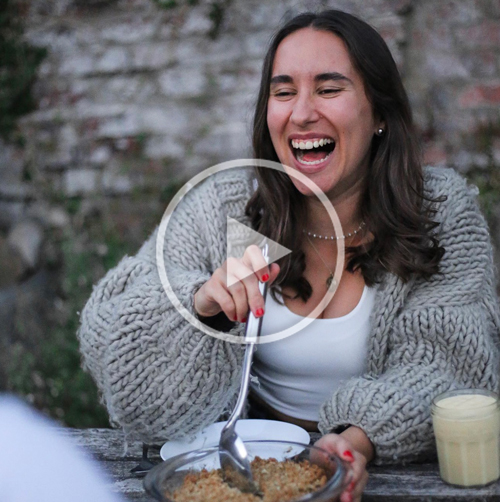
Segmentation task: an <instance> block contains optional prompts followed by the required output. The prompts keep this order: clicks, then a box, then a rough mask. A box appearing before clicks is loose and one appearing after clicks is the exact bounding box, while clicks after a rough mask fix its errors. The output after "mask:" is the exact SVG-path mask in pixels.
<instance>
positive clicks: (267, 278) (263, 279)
mask: <svg viewBox="0 0 500 502" xmlns="http://www.w3.org/2000/svg"><path fill="white" fill-rule="evenodd" d="M268 280H269V274H264V275H263V276H262V282H266V281H268Z"/></svg>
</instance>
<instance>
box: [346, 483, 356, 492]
mask: <svg viewBox="0 0 500 502" xmlns="http://www.w3.org/2000/svg"><path fill="white" fill-rule="evenodd" d="M355 486H356V483H355V482H354V481H353V482H352V483H351V484H350V485H349V486H348V487H347V489H348V490H349V491H350V492H352V491H353V490H354V487H355Z"/></svg>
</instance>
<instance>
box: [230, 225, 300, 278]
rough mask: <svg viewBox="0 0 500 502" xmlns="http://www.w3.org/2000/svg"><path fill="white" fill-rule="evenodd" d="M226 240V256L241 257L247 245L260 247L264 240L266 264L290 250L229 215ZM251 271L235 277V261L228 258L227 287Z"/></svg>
mask: <svg viewBox="0 0 500 502" xmlns="http://www.w3.org/2000/svg"><path fill="white" fill-rule="evenodd" d="M226 242H227V257H228V258H237V259H241V258H243V255H244V254H245V250H246V249H247V248H248V247H249V246H252V245H255V246H257V247H259V248H261V249H262V248H263V246H264V242H265V243H266V244H267V245H268V246H269V251H268V256H269V261H268V264H271V263H274V262H275V261H278V260H279V259H280V258H283V256H286V255H288V254H290V253H291V252H292V251H291V250H290V249H288V248H286V247H285V246H282V245H281V244H278V243H277V242H276V241H273V240H272V239H269V238H267V237H266V236H265V235H263V234H261V233H259V232H256V231H255V230H254V229H253V228H250V227H248V226H247V225H244V224H243V223H240V222H239V221H238V220H235V219H234V218H231V217H230V216H227V231H226ZM252 273H253V272H251V271H250V272H248V273H247V274H244V275H240V276H239V277H236V270H235V263H234V261H231V260H229V261H228V262H227V277H228V278H227V287H230V286H232V285H233V284H235V283H237V282H239V281H240V280H243V279H245V278H246V277H248V276H249V275H252Z"/></svg>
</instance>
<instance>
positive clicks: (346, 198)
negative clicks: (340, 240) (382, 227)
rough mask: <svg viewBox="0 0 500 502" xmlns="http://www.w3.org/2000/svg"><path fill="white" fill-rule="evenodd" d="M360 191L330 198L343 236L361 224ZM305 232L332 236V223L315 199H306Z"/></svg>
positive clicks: (319, 202)
mask: <svg viewBox="0 0 500 502" xmlns="http://www.w3.org/2000/svg"><path fill="white" fill-rule="evenodd" d="M361 193H362V191H361V190H352V191H350V192H346V193H344V194H342V195H341V196H339V197H333V198H330V197H329V199H330V202H331V203H332V205H333V207H334V208H335V212H336V213H337V216H338V218H339V221H340V224H341V225H342V229H343V231H344V234H347V233H349V232H352V231H353V230H356V229H357V228H358V226H359V225H360V223H361V214H360V207H361ZM307 209H308V213H307V221H308V223H307V230H308V231H309V232H314V233H317V234H320V235H333V234H334V228H333V223H332V221H331V219H330V216H329V215H328V212H327V211H326V209H325V207H324V206H323V204H322V203H321V201H319V200H318V199H317V198H316V197H309V198H308V199H307Z"/></svg>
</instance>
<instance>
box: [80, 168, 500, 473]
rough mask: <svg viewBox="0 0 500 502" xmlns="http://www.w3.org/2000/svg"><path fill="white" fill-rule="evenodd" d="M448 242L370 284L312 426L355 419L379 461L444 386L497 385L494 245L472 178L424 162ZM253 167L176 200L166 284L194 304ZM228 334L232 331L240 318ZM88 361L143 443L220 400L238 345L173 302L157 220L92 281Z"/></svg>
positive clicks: (84, 329) (221, 254) (428, 442)
mask: <svg viewBox="0 0 500 502" xmlns="http://www.w3.org/2000/svg"><path fill="white" fill-rule="evenodd" d="M425 190H426V193H427V195H429V196H431V197H433V198H435V197H439V196H441V195H445V196H447V197H448V200H447V201H446V202H443V203H440V204H439V205H438V207H437V210H438V212H437V215H436V217H435V219H436V220H437V221H439V222H440V226H439V227H438V229H437V230H436V231H437V234H438V236H439V240H440V242H441V245H443V246H444V247H445V249H446V253H445V255H444V258H443V260H442V263H441V273H439V274H436V275H435V276H433V277H432V279H431V280H429V281H424V280H421V279H413V280H411V281H409V282H407V283H406V284H404V283H403V282H402V281H401V280H400V279H399V278H397V277H396V276H394V275H392V274H388V273H386V274H384V276H383V279H382V281H381V283H380V284H378V285H377V286H376V299H375V306H374V310H373V312H372V331H371V334H370V337H369V342H368V343H369V347H368V365H367V368H368V369H367V372H366V374H364V375H363V376H361V377H359V378H352V379H350V380H348V381H346V382H344V383H343V385H342V386H341V387H339V388H338V389H337V390H336V391H335V392H334V394H333V395H332V397H331V398H330V399H328V400H327V402H325V403H324V404H323V406H322V407H321V412H320V424H319V427H320V430H321V432H322V433H327V432H328V431H330V430H332V429H333V428H335V427H336V426H338V425H345V424H352V425H357V426H359V427H361V428H362V429H363V430H364V431H365V432H366V433H367V435H368V436H369V438H370V439H371V440H372V442H373V444H374V446H375V449H376V460H375V461H376V462H377V463H391V462H406V461H411V460H415V459H419V458H422V457H424V456H425V455H428V454H429V453H432V452H433V451H434V438H433V435H432V425H431V420H430V404H431V401H432V398H433V397H434V396H436V395H437V394H439V393H440V392H444V391H446V390H448V389H452V388H460V387H481V388H487V389H491V390H498V344H497V340H498V334H499V327H500V319H499V313H498V304H497V298H496V293H495V280H494V270H493V257H492V248H491V243H490V237H489V233H488V229H487V225H486V223H485V221H484V218H483V217H482V215H481V213H480V211H479V209H478V206H477V203H476V195H477V191H475V190H474V189H473V188H470V187H468V186H467V184H466V182H465V180H464V179H463V178H462V177H460V176H459V175H458V174H456V173H455V172H454V171H452V170H451V169H444V168H442V169H439V168H427V169H426V170H425ZM251 192H252V173H251V171H250V170H230V171H224V172H222V173H219V174H217V175H215V176H212V177H210V178H209V179H208V180H206V181H205V182H204V183H203V184H202V185H200V186H198V187H196V188H195V189H193V190H192V191H191V192H189V193H188V195H187V196H186V197H185V198H184V199H183V200H182V202H181V204H180V205H179V206H178V207H177V209H176V210H175V212H174V215H173V217H172V218H171V221H170V223H169V225H168V228H167V233H166V237H165V251H164V258H165V263H166V269H167V274H168V277H169V280H170V282H171V285H172V288H173V290H174V291H175V293H176V295H177V297H178V298H179V300H180V301H181V302H182V304H183V305H184V306H185V307H186V308H187V309H189V310H190V311H191V312H193V296H194V293H195V292H196V291H197V289H198V288H199V287H201V285H202V284H203V283H204V282H206V281H207V280H208V278H209V277H210V275H211V274H212V273H213V271H214V270H215V269H216V268H217V267H219V266H221V265H222V263H223V262H224V261H225V256H226V227H227V225H226V221H227V220H226V218H227V216H230V217H232V218H235V219H237V220H238V221H240V222H242V223H246V224H248V221H247V219H246V217H245V216H244V207H245V204H246V202H247V201H248V198H249V197H250V195H251ZM231 334H234V335H238V336H241V335H242V325H239V324H237V325H235V327H234V328H233V329H232V331H231ZM78 336H79V339H80V344H81V351H82V354H83V358H84V365H85V367H86V368H87V369H88V370H89V371H90V373H91V374H92V375H93V377H94V379H95V380H96V382H97V385H98V386H99V389H100V391H101V393H102V396H103V400H104V403H105V405H106V406H107V409H108V411H109V414H110V417H111V420H112V422H113V423H115V424H118V425H120V426H121V427H123V429H124V431H125V433H126V435H127V436H129V437H133V438H137V439H141V440H143V441H147V442H153V441H163V440H167V439H174V438H181V437H185V436H189V435H191V434H193V433H195V432H196V431H198V430H199V429H201V428H202V427H204V426H206V425H208V424H210V423H212V422H214V421H216V420H217V419H218V418H219V417H220V416H221V415H222V414H223V413H224V412H226V411H227V410H229V409H230V408H231V406H232V404H233V403H234V401H235V398H236V394H237V392H238V387H239V377H240V373H241V362H242V356H243V346H242V345H240V344H231V343H229V342H225V341H221V340H218V339H215V338H213V337H211V336H208V335H206V334H204V333H202V332H200V331H198V330H196V329H195V328H194V327H193V326H191V325H190V324H189V323H187V322H186V321H185V320H184V318H183V317H182V316H181V315H180V314H179V313H178V312H177V311H176V310H175V308H174V307H173V306H172V305H171V304H170V302H169V301H168V298H167V296H166V293H165V292H164V289H163V287H162V284H161V282H160V278H159V275H158V272H157V268H156V232H155V233H154V234H153V235H152V236H151V238H150V239H149V240H148V241H147V242H146V243H145V244H144V245H143V246H142V248H141V249H140V250H139V252H138V253H137V255H136V256H135V257H125V258H124V259H123V260H122V261H121V262H120V263H119V265H118V266H117V267H116V268H114V269H113V270H111V271H109V272H108V274H107V275H106V276H105V277H104V278H103V279H102V280H101V281H100V282H99V284H98V285H97V286H96V287H95V288H94V291H93V293H92V296H91V298H90V299H89V301H88V303H87V305H86V307H85V309H84V310H83V312H82V318H81V326H80V329H79V332H78Z"/></svg>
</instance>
